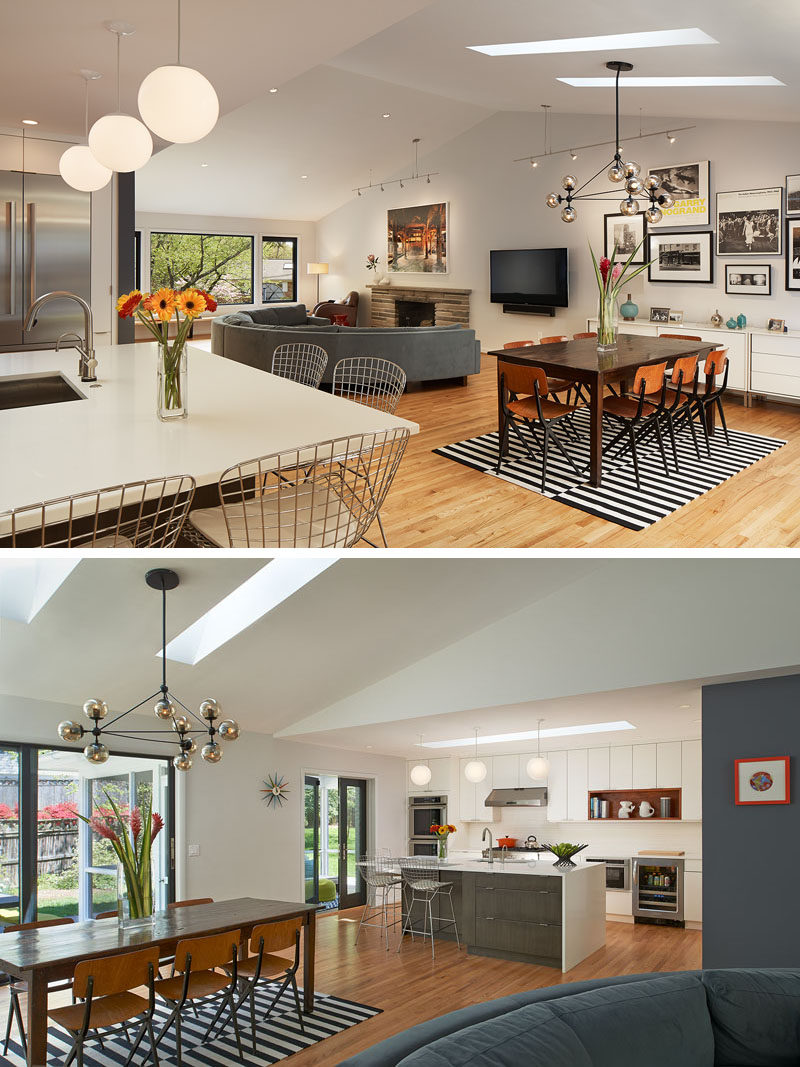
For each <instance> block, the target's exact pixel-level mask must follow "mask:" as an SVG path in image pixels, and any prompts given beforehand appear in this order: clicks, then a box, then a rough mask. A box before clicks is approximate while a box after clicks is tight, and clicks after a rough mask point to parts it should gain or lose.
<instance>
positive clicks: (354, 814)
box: [339, 778, 367, 908]
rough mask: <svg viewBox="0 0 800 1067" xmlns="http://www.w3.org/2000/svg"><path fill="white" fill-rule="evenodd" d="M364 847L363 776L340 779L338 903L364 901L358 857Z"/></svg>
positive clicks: (347, 904) (349, 905) (346, 905)
mask: <svg viewBox="0 0 800 1067" xmlns="http://www.w3.org/2000/svg"><path fill="white" fill-rule="evenodd" d="M366 851H367V783H366V782H365V781H364V779H363V778H340V779H339V907H340V908H355V907H356V906H357V905H359V904H363V903H364V901H365V899H366V898H365V895H364V879H363V878H362V876H361V868H360V867H359V866H357V863H358V860H359V859H361V857H362V856H363V855H364V854H365V853H366Z"/></svg>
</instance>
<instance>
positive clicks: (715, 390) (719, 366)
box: [695, 348, 731, 455]
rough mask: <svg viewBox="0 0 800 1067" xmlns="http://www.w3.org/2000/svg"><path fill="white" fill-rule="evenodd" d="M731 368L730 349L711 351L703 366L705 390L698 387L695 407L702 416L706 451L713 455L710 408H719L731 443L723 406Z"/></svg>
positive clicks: (727, 439)
mask: <svg viewBox="0 0 800 1067" xmlns="http://www.w3.org/2000/svg"><path fill="white" fill-rule="evenodd" d="M729 369H730V362H729V360H728V349H727V348H719V349H715V350H714V351H713V352H709V354H708V356H707V357H706V361H705V364H704V366H703V373H704V374H705V376H706V383H705V387H704V389H703V390H700V389H699V388H698V391H697V396H696V399H695V408H696V410H697V413H698V415H699V417H700V425H701V426H702V427H703V435H704V437H705V442H706V452H707V454H708V455H711V440H710V438H709V435H708V425H707V420H706V415H707V413H708V411H709V410H711V411H713V410H715V409H716V410H717V411H718V412H719V420H720V422H721V423H722V429H723V432H724V434H725V441H726V443H727V444H730V443H731V442H730V437H729V436H728V424H727V423H726V421H725V411H724V410H723V407H722V397H723V396H724V394H725V392H726V390H727V388H728V370H729ZM720 375H722V376H723V377H722V382H721V384H719V385H718V384H717V380H718V378H719V376H720Z"/></svg>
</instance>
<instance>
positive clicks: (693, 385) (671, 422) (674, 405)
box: [654, 355, 700, 471]
mask: <svg viewBox="0 0 800 1067" xmlns="http://www.w3.org/2000/svg"><path fill="white" fill-rule="evenodd" d="M698 360H699V357H698V356H696V355H694V356H681V358H680V359H676V360H675V362H674V363H673V365H672V371H671V373H670V378H669V384H668V386H667V392H666V397H665V405H664V416H665V418H666V423H667V428H668V430H669V436H670V441H671V443H672V455H673V457H674V459H675V469H676V470H678V471H679V470H680V465H679V463H678V451H677V448H676V446H675V433H676V431H679V430H680V429H681V428H682V427H684V426H686V427H687V428H688V429H689V432H690V433H691V435H692V442H693V443H694V450H695V452H696V454H697V458H698V459H700V448H699V446H698V444H697V434H696V432H695V428H694V418H693V414H694V410H695V403H696V400H697V381H698V375H699V367H698ZM654 399H655V398H654Z"/></svg>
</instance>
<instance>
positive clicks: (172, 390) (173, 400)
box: [156, 341, 189, 422]
mask: <svg viewBox="0 0 800 1067" xmlns="http://www.w3.org/2000/svg"><path fill="white" fill-rule="evenodd" d="M157 379H158V392H157V395H156V411H157V413H158V417H159V418H160V419H161V421H162V422H171V421H172V420H173V419H185V418H187V416H188V414H189V382H188V368H187V363H186V346H185V344H184V343H182V342H181V343H179V342H178V341H173V342H172V344H169V343H166V344H165V343H162V344H160V345H159V346H158V371H157Z"/></svg>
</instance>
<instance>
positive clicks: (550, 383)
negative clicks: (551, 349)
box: [503, 337, 575, 403]
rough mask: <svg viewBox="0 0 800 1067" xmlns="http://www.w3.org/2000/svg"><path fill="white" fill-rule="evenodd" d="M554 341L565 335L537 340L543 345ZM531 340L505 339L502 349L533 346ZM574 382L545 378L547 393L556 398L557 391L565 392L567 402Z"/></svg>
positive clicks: (561, 339) (560, 339) (563, 338)
mask: <svg viewBox="0 0 800 1067" xmlns="http://www.w3.org/2000/svg"><path fill="white" fill-rule="evenodd" d="M555 341H566V337H545V338H542V340H541V341H540V342H539V344H542V345H545V344H549V343H551V342H555ZM533 347H534V342H533V341H507V342H506V343H505V344H504V345H503V348H504V349H513V348H533ZM574 385H575V382H570V381H567V379H566V378H548V379H547V394H549V395H551V396H552V397H553V399H554V400H556V399H557V395H556V394H557V393H566V394H567V403H569V395H570V391H571V390H572V388H573V386H574Z"/></svg>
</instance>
